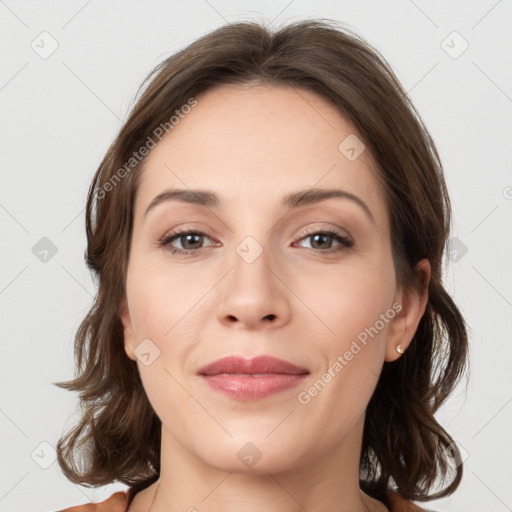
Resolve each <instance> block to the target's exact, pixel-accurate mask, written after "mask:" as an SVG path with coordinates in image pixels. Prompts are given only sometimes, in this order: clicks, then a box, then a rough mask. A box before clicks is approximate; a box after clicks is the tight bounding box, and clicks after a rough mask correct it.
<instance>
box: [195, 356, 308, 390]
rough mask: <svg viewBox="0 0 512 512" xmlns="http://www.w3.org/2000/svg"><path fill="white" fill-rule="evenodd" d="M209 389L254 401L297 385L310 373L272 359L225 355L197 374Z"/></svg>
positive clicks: (280, 360) (288, 363) (285, 362)
mask: <svg viewBox="0 0 512 512" xmlns="http://www.w3.org/2000/svg"><path fill="white" fill-rule="evenodd" d="M197 373H198V375H199V376H201V377H202V378H203V379H204V380H205V381H206V382H207V384H208V385H209V386H210V388H211V389H213V390H215V391H217V392H220V393H222V394H224V395H227V396H229V397H230V398H232V399H236V400H256V399H261V398H266V397H269V396H271V395H273V394H275V393H278V392H281V391H284V390H287V389H290V388H292V387H295V386H297V385H298V384H300V383H301V382H302V381H303V380H304V379H305V378H306V376H307V375H309V373H310V372H309V370H308V369H307V368H302V367H299V366H296V365H294V364H292V363H290V362H288V361H284V360H282V359H277V358H275V357H271V356H259V357H255V358H253V359H244V358H242V357H237V356H228V357H224V358H222V359H219V360H217V361H214V362H213V363H210V364H208V365H206V366H204V367H203V368H201V369H200V370H199V371H198V372H197Z"/></svg>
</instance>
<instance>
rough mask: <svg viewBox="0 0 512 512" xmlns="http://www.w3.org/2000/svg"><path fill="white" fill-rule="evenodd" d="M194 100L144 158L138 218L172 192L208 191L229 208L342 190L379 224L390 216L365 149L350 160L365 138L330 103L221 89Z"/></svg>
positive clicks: (289, 91)
mask: <svg viewBox="0 0 512 512" xmlns="http://www.w3.org/2000/svg"><path fill="white" fill-rule="evenodd" d="M196 100H197V105H196V106H195V107H194V108H192V109H190V110H189V113H187V114H186V115H185V114H184V115H182V116H181V117H180V120H179V122H178V123H177V124H175V125H174V127H173V128H172V130H171V131H170V132H169V133H168V134H166V135H165V136H164V137H163V138H162V140H161V141H160V142H159V143H158V144H157V145H156V147H155V148H154V149H152V150H151V152H150V153H149V155H148V156H147V157H146V160H145V162H144V166H143V170H142V175H141V180H140V185H139V190H138V191H137V204H136V208H137V210H138V211H139V215H142V212H143V211H144V210H145V208H146V207H147V205H148V204H149V203H150V202H151V200H152V199H153V198H154V196H156V195H157V194H159V193H160V192H162V191H163V190H165V189H166V188H182V189H183V188H191V189H198V188H200V189H209V190H213V191H215V192H216V193H217V195H218V196H219V197H220V199H221V202H222V203H223V204H224V203H230V204H234V203H237V204H238V205H239V206H241V207H243V206H244V202H245V206H249V203H248V201H250V205H251V206H253V207H258V208H265V207H267V206H268V205H269V203H270V202H274V201H275V203H276V204H277V203H281V200H282V197H284V196H285V195H287V194H288V193H290V192H293V191H295V190H302V189H306V188H313V187H318V188H330V187H333V188H340V187H341V188H343V189H345V190H347V191H348V192H350V193H353V194H356V195H358V196H359V197H361V198H362V199H363V200H364V201H365V202H367V204H368V205H369V206H370V208H371V209H372V211H373V212H374V215H375V216H376V217H377V218H379V217H383V216H385V214H386V208H385V204H384V203H385V201H384V195H383V190H382V189H381V187H380V184H379V182H378V180H377V178H376V177H375V175H374V173H373V171H372V170H371V166H372V165H373V164H374V163H373V159H372V156H371V155H370V153H369V151H368V150H367V149H365V150H364V151H363V152H362V153H361V154H360V156H359V157H358V158H356V159H355V160H350V159H349V158H347V156H346V154H345V153H343V148H345V146H346V145H347V144H346V142H344V141H349V142H351V143H352V144H351V145H353V143H354V142H355V143H356V144H359V142H358V140H359V141H360V142H362V141H361V139H362V137H361V136H360V135H358V133H357V131H356V130H355V128H354V126H353V125H352V124H351V123H350V122H349V121H348V120H347V119H346V118H345V117H343V116H342V115H341V114H340V113H339V111H338V110H337V109H336V108H335V107H334V106H333V105H331V104H330V103H329V102H328V101H327V100H325V99H323V98H322V97H320V96H318V95H316V94H315V93H312V92H310V91H307V90H304V89H300V88H292V87H286V86H261V85H258V86H239V85H222V86H217V87H215V88H214V89H211V90H209V91H207V92H206V93H204V94H202V95H200V96H198V97H197V98H196ZM187 110H188V109H187ZM354 137H357V138H354ZM340 144H341V145H342V146H341V149H340ZM356 149H357V150H360V149H361V147H360V146H358V147H357V148H356Z"/></svg>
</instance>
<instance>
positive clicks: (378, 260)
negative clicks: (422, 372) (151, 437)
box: [120, 86, 424, 471]
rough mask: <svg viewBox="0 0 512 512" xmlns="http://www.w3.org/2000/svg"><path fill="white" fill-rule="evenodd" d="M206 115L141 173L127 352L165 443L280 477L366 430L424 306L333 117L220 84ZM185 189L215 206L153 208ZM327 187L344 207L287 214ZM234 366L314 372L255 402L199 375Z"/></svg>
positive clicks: (194, 118)
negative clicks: (232, 360)
mask: <svg viewBox="0 0 512 512" xmlns="http://www.w3.org/2000/svg"><path fill="white" fill-rule="evenodd" d="M197 101H198V104H197V106H195V107H194V108H193V109H191V111H190V112H189V113H188V114H187V115H186V116H184V118H182V119H181V120H180V122H179V124H177V125H175V126H174V128H173V130H172V131H171V132H170V133H169V134H168V135H167V136H166V137H164V138H163V139H162V141H161V142H159V144H158V145H157V146H156V147H155V148H154V149H152V150H151V152H150V154H149V155H148V157H147V159H146V162H145V167H144V169H143V172H142V174H141V176H140V178H141V180H140V183H139V188H138V190H137V196H136V204H135V212H134V225H133V233H132V241H131V253H130V258H129V264H128V271H127V276H126V303H124V304H123V305H122V308H121V312H120V315H121V318H122V321H123V325H124V336H125V349H126V353H127V355H128V357H130V358H132V359H134V360H136V361H137V365H138V368H139V371H140V375H141V378H142V381H143V385H144V388H145V390H146V393H147V395H148V398H149V400H150V402H151V404H152V406H153V408H154V410H155V412H156V414H157V415H158V416H159V418H160V419H161V421H162V426H163V429H162V435H163V437H164V439H165V440H166V443H167V445H168V446H173V447H174V448H176V449H179V450H181V451H182V453H187V454H188V455H190V456H192V457H194V458H195V459H197V460H198V461H201V462H203V463H206V464H208V465H210V466H213V467H216V468H221V469H223V470H226V471H244V464H243V461H242V458H243V457H242V456H241V455H243V454H244V453H246V452H247V453H249V454H253V455H254V454H256V456H258V455H257V454H258V453H259V454H261V459H260V461H259V462H258V464H257V465H256V466H255V470H259V471H264V470H267V471H277V470H284V469H286V468H292V467H295V466H298V465H299V464H304V463H306V462H308V461H312V460H313V459H314V458H315V457H318V456H319V455H321V454H326V453H329V452H330V451H332V450H334V451H335V450H337V449H339V448H340V447H341V446H342V445H343V443H346V442H347V440H348V439H349V438H350V436H351V435H352V433H353V432H354V429H356V428H360V427H361V426H362V420H363V419H364V414H365V408H366V406H367V403H368V401H369V399H370V397H371V395H372V393H373V390H374V389H375V386H376V384H377V380H378V377H379V374H380V371H381V369H382V365H383V363H384V361H386V360H387V361H391V360H393V359H395V358H397V357H399V354H398V353H397V352H396V350H395V346H396V345H397V344H398V343H402V346H404V348H405V347H406V345H407V342H408V341H410V340H409V338H410V337H411V336H412V334H413V332H414V330H415V328H416V326H417V322H418V321H419V318H420V317H421V314H422V313H423V307H424V303H422V302H421V301H416V302H414V304H415V307H412V309H411V307H409V306H408V304H409V303H406V300H408V299H407V297H406V295H405V294H404V293H403V292H402V290H401V289H400V287H398V286H397V283H396V278H395V270H394V266H393V260H392V252H391V242H390V239H391V237H390V225H389V215H388V211H387V208H386V202H385V196H384V192H383V190H382V189H381V188H380V185H379V182H378V180H377V179H376V177H375V175H374V174H373V172H372V171H371V170H370V166H371V164H372V160H371V155H370V154H369V151H368V150H363V151H362V153H361V154H360V155H359V156H358V157H357V158H355V159H354V155H356V156H357V153H358V152H359V151H360V150H361V148H362V146H360V145H358V144H360V142H357V139H355V138H354V137H358V138H359V140H361V136H358V134H357V132H356V130H355V129H354V127H353V126H352V125H351V124H350V123H349V122H348V121H347V120H345V119H344V117H342V116H341V115H340V113H338V112H337V110H335V109H334V108H333V107H332V106H330V104H329V103H327V102H326V101H325V100H323V99H322V98H320V97H319V96H317V95H315V94H314V93H311V92H307V91H304V90H301V91H300V92H299V91H298V90H296V89H292V88H287V87H262V86H257V87H251V88H249V87H240V86H221V87H217V88H216V89H213V90H210V91H208V92H207V93H205V94H203V95H202V96H199V97H198V98H197ZM347 137H349V139H347V140H346V141H345V139H346V138H347ZM343 141H345V142H344V143H343V144H342V145H341V149H340V148H339V146H340V144H341V143H342V142H343ZM350 147H354V148H355V151H351V150H350ZM348 157H350V158H348ZM171 189H183V190H185V191H189V192H190V191H191V190H199V189H200V190H202V191H208V192H211V193H212V194H215V196H216V197H217V200H216V202H215V204H214V202H213V201H210V202H207V203H204V202H203V204H198V203H197V202H190V201H186V200H185V199H183V198H182V199H180V198H179V197H177V196H174V198H169V197H167V199H161V200H159V201H156V202H154V199H155V198H156V197H157V196H159V195H160V194H162V193H164V192H166V191H167V192H168V191H170V190H171ZM316 189H322V190H327V191H333V190H341V191H343V194H342V195H339V196H331V197H329V198H327V199H325V198H324V199H323V200H320V201H309V202H308V201H299V200H296V201H295V203H294V204H292V203H290V202H286V198H288V197H289V196H290V195H291V194H296V193H298V192H302V191H307V192H308V193H311V192H312V191H313V190H316ZM296 197H297V196H296ZM299 197H300V196H299ZM150 205H152V206H151V207H150ZM148 207H149V209H148ZM177 231H182V232H185V233H188V234H183V233H182V234H181V235H180V234H177ZM187 251H188V252H187ZM405 306H407V307H405ZM411 311H412V313H411ZM407 315H409V316H407ZM411 315H412V316H411ZM404 344H405V345H404ZM233 355H234V356H240V357H243V358H247V359H249V358H253V357H256V356H263V355H265V356H272V357H275V358H278V359H281V360H285V361H288V362H290V363H292V364H293V365H296V366H297V367H299V368H301V369H302V370H305V372H304V375H302V376H301V377H297V376H295V377H291V376H290V375H288V376H286V377H284V380H285V381H286V382H287V383H290V386H291V387H286V386H285V388H284V389H281V390H280V391H275V392H273V393H270V394H265V395H264V396H262V395H252V397H251V396H248V395H243V394H231V393H228V392H223V391H219V390H218V389H214V388H213V386H212V385H211V382H212V379H211V377H205V376H203V375H199V374H198V372H199V370H200V369H201V368H202V367H204V366H205V365H208V364H209V363H212V362H214V361H216V360H218V359H220V358H223V357H226V356H233ZM235 373H236V372H235ZM266 377H269V375H267V376H266ZM281 377H282V376H281ZM249 378H251V377H247V376H246V377H245V379H249ZM258 378H261V377H252V379H258ZM273 378H276V375H274V376H273ZM233 379H234V381H233ZM233 379H232V380H231V381H230V382H231V384H230V383H229V382H228V383H227V384H226V382H225V381H224V383H223V384H222V385H227V386H228V387H229V386H230V385H231V386H235V387H236V386H238V385H240V381H241V380H242V377H240V376H239V377H233ZM237 379H238V380H237ZM277 379H279V376H277ZM220 380H221V379H220ZM220 380H219V381H220ZM245 382H246V383H247V382H248V381H247V380H246V381H245ZM261 382H262V381H261ZM279 382H281V381H279ZM275 383H276V381H275V380H274V381H272V379H268V380H267V383H266V384H262V387H265V386H267V387H266V388H265V389H268V386H270V388H271V389H273V388H272V386H273V385H274V384H275ZM287 385H288V384H287ZM248 443H252V445H249V444H248ZM241 450H242V451H241ZM244 450H245V452H244ZM252 452H254V453H252ZM241 461H242V462H241Z"/></svg>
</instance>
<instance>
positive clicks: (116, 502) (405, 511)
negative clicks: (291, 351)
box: [60, 491, 426, 512]
mask: <svg viewBox="0 0 512 512" xmlns="http://www.w3.org/2000/svg"><path fill="white" fill-rule="evenodd" d="M128 492H129V491H120V492H116V493H114V494H113V495H112V496H110V498H108V499H106V500H105V501H102V502H101V503H87V504H85V505H78V506H76V507H71V508H66V509H64V510H61V511H60V512H126V511H127V510H128V500H129V496H128ZM388 499H389V505H390V507H391V508H390V509H389V510H390V511H391V512H421V511H422V510H423V511H425V510H426V509H424V508H421V507H419V506H418V505H415V504H414V503H413V502H412V501H409V500H406V499H405V498H402V496H400V494H398V493H397V492H395V491H388Z"/></svg>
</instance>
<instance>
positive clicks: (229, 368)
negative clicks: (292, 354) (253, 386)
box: [197, 356, 309, 376]
mask: <svg viewBox="0 0 512 512" xmlns="http://www.w3.org/2000/svg"><path fill="white" fill-rule="evenodd" d="M197 373H198V374H199V375H219V374H222V373H226V374H237V375H253V376H255V375H264V374H286V375H301V374H306V373H309V371H308V370H307V368H301V367H299V366H296V365H294V364H292V363H290V362H288V361H284V360H283V359H277V358H275V357H271V356H258V357H254V358H253V359H244V358H243V357H238V356H228V357H223V358H222V359H218V360H217V361H214V362H213V363H210V364H208V365H206V366H204V367H203V368H201V369H200V370H199V371H198V372H197Z"/></svg>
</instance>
